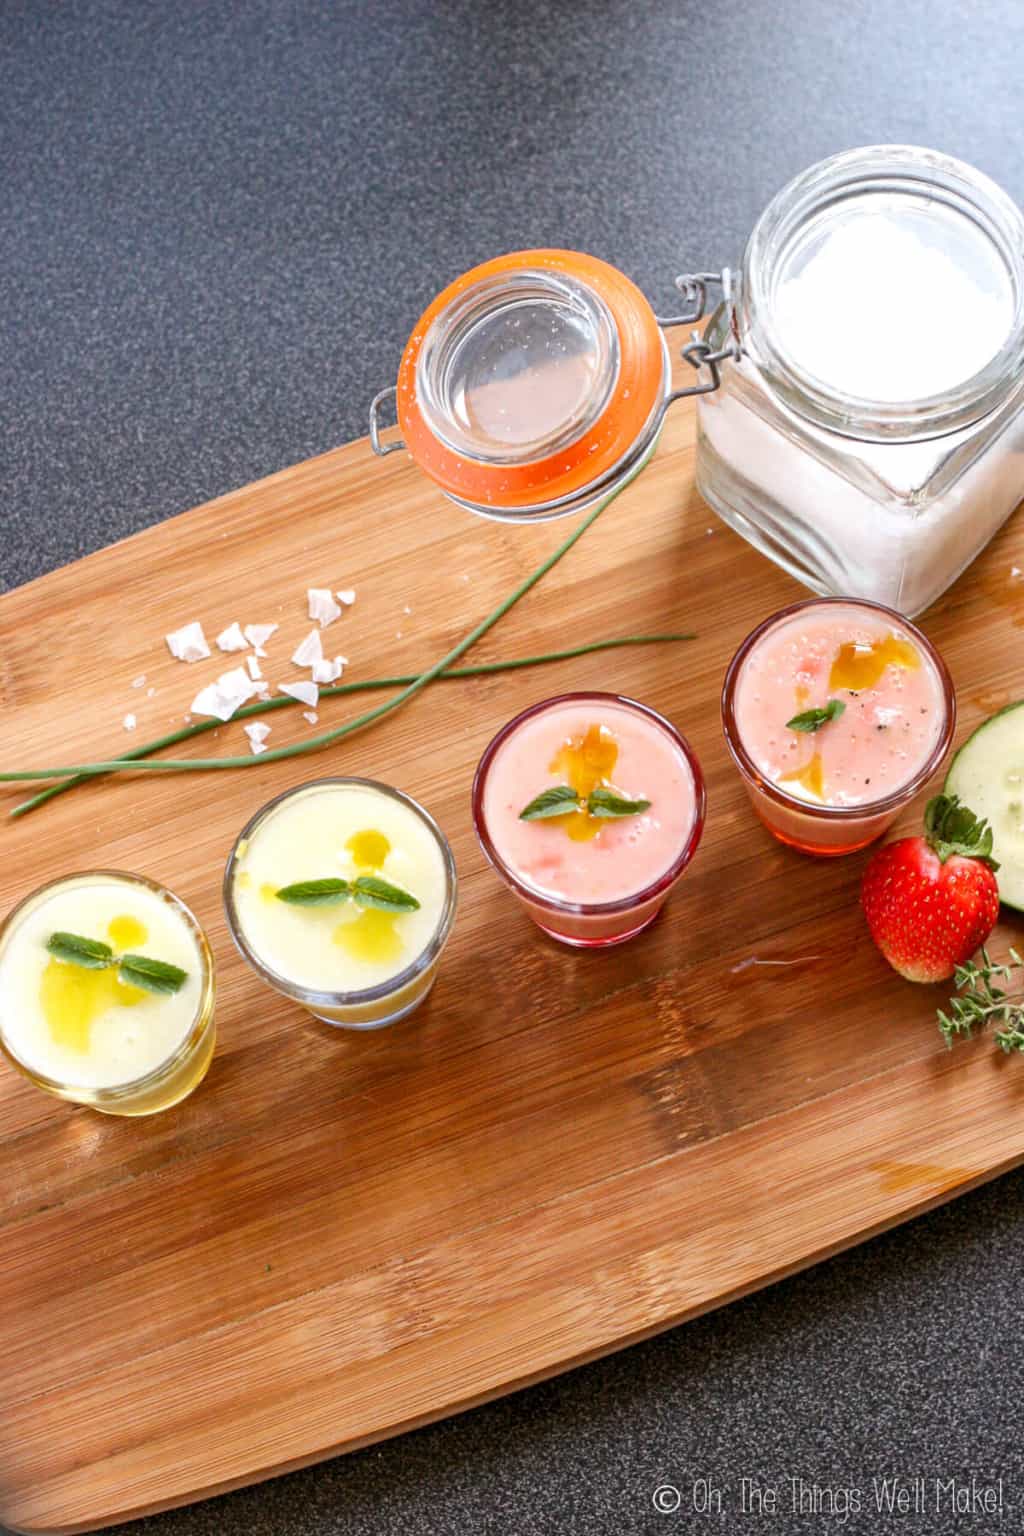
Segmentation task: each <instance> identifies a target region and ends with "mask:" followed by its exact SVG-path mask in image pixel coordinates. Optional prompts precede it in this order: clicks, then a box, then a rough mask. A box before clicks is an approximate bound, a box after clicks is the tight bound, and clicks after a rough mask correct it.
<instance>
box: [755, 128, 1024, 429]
mask: <svg viewBox="0 0 1024 1536" xmlns="http://www.w3.org/2000/svg"><path fill="white" fill-rule="evenodd" d="M872 186H877V187H883V186H884V187H886V188H889V189H893V188H896V189H899V190H903V191H905V192H906V193H908V194H912V193H914V192H917V193H918V194H919V195H921V196H922V197H925V196H926V197H928V198H929V200H931V201H934V200H936V199H939V200H940V201H942V202H943V203H945V204H946V205H947V206H948V207H950V208H952V209H954V210H955V211H956V212H958V213H960V214H961V216H962V217H965V218H968V219H970V220H971V222H972V223H974V224H975V226H976V227H977V228H978V229H979V230H981V231H982V232H983V233H984V234H985V235H987V237H988V239H989V241H990V242H991V244H992V245H993V246H994V247H995V248H996V249H997V251H998V253H999V255H1000V257H1001V258H1002V261H1003V262H1004V264H1005V267H1006V270H1007V276H1008V279H1009V281H1010V283H1011V285H1012V288H1013V290H1014V310H1013V318H1012V320H1011V322H1010V325H1009V328H1008V330H1007V333H1006V336H1005V338H1004V340H1003V342H1002V344H1001V346H1000V347H999V348H998V350H997V351H996V352H994V353H993V355H992V356H991V357H990V358H989V360H988V361H987V362H986V363H985V364H984V365H983V366H982V367H981V368H980V369H978V370H977V372H975V373H973V374H971V375H970V376H969V377H968V378H966V379H962V380H961V381H960V382H959V383H958V384H956V385H953V386H952V387H950V388H949V389H947V390H944V391H942V392H940V393H938V394H934V395H925V396H921V397H920V398H919V399H917V400H905V401H892V400H888V401H886V400H872V399H869V398H867V397H865V396H859V395H852V394H845V393H843V392H842V391H841V390H839V389H837V388H835V387H834V386H831V385H829V384H826V383H825V382H824V381H823V380H821V379H819V378H818V377H817V376H816V375H814V374H812V373H809V372H808V371H807V370H806V369H804V368H802V367H801V366H800V364H799V363H798V362H797V361H796V360H795V358H793V356H792V355H791V354H790V353H789V352H788V350H787V349H786V347H785V346H784V345H783V343H782V341H781V338H780V337H779V335H778V332H777V330H776V327H775V324H774V317H773V305H772V292H773V287H772V283H773V273H774V270H775V266H776V264H777V263H778V261H779V260H780V258H781V257H782V256H783V255H784V254H785V252H786V250H787V249H788V248H789V244H790V241H791V239H792V238H793V236H794V235H795V233H796V231H797V230H798V229H799V228H800V227H801V225H802V223H803V222H804V221H805V220H806V219H807V218H808V217H810V216H812V215H813V214H814V213H816V212H818V211H819V210H820V209H822V208H825V207H827V206H828V205H829V203H830V202H835V201H839V200H841V199H843V198H847V197H856V196H857V195H858V193H860V194H861V195H862V194H864V193H866V192H869V191H870V190H871V188H872ZM1022 252H1024V213H1022V212H1021V209H1020V208H1019V207H1018V206H1017V204H1016V203H1015V202H1014V201H1013V199H1012V198H1011V197H1010V196H1009V195H1008V194H1007V193H1006V192H1004V191H1003V189H1002V187H1000V186H999V185H998V183H997V182H995V181H993V180H992V179H991V177H989V176H986V175H985V174H984V172H982V171H979V170H976V169H975V168H974V167H973V166H972V165H969V164H968V163H967V162H966V161H963V160H958V159H955V158H954V157H953V156H951V155H944V154H941V153H939V152H938V151H937V150H929V149H923V148H920V147H919V146H917V145H913V144H872V145H865V146H863V147H861V148H858V149H851V150H845V151H843V152H842V153H841V154H838V155H832V156H830V157H829V158H828V159H826V160H821V161H819V162H818V163H817V164H815V165H812V166H810V167H808V169H807V170H805V171H802V172H801V173H800V174H799V175H798V176H795V177H794V178H793V179H792V180H791V181H789V182H787V184H786V185H785V186H784V187H782V188H781V189H780V190H779V191H778V192H777V193H776V194H775V196H774V197H773V198H772V200H771V202H770V203H769V204H768V206H767V207H766V208H765V209H764V211H763V212H762V214H761V215H760V217H759V219H758V220H757V223H756V224H755V226H754V229H753V231H752V233H751V235H750V238H749V240H748V242H747V248H746V251H745V253H744V257H743V279H742V284H741V305H742V309H743V317H744V329H745V330H747V331H748V332H749V334H750V335H751V337H752V339H753V341H754V351H755V358H756V360H757V361H758V362H759V364H760V365H761V366H763V369H764V372H765V373H766V375H767V376H768V377H769V378H770V380H771V382H772V384H773V386H774V387H775V388H776V389H777V390H778V392H779V394H780V395H781V396H782V398H783V399H784V400H785V402H786V404H787V405H789V406H790V408H791V409H792V410H794V411H795V412H796V413H797V414H798V415H799V416H801V417H803V418H804V419H805V420H809V421H811V422H814V423H816V424H817V425H818V426H821V427H825V428H826V429H827V430H830V431H833V432H838V433H839V434H840V435H843V436H846V437H852V438H855V439H858V440H860V441H864V442H891V441H902V442H912V441H918V440H923V439H927V438H930V437H938V436H943V435H945V434H947V433H951V432H955V431H957V430H959V429H960V428H962V427H967V426H971V425H973V424H974V423H975V422H977V421H979V420H981V419H982V418H983V417H985V416H987V415H988V414H989V413H990V412H991V411H993V410H994V409H995V408H996V407H997V406H998V405H999V404H1000V403H1001V402H1002V401H1003V400H1005V399H1006V398H1007V396H1008V395H1009V394H1010V393H1011V392H1012V390H1013V388H1014V387H1015V385H1016V384H1017V382H1018V381H1019V379H1020V377H1021V374H1022V372H1024V255H1022ZM950 323H951V324H956V317H955V316H953V317H951V322H950Z"/></svg>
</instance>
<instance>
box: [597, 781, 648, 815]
mask: <svg viewBox="0 0 1024 1536" xmlns="http://www.w3.org/2000/svg"><path fill="white" fill-rule="evenodd" d="M650 808H651V802H650V801H649V800H627V799H626V797H625V795H617V794H616V793H615V791H614V789H602V788H600V787H599V788H597V789H592V790H591V791H590V794H589V795H588V796H587V810H588V811H589V812H590V814H591V816H600V817H610V816H639V814H640V812H641V811H649V810H650Z"/></svg>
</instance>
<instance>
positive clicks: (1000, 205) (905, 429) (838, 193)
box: [740, 145, 1024, 441]
mask: <svg viewBox="0 0 1024 1536" xmlns="http://www.w3.org/2000/svg"><path fill="white" fill-rule="evenodd" d="M740 329H741V332H742V340H743V345H744V349H745V350H747V351H749V352H750V354H751V355H752V357H753V359H754V360H755V362H756V363H757V364H758V366H759V367H760V368H761V369H762V371H763V372H764V373H765V375H766V376H767V377H768V379H769V380H770V382H771V383H772V385H773V386H774V388H775V389H776V391H777V392H778V393H779V394H780V395H781V396H782V398H783V399H784V400H785V402H786V404H788V405H789V406H790V407H791V408H792V409H793V410H795V411H796V412H797V413H798V414H799V415H801V416H803V417H805V418H806V419H809V420H811V421H814V422H816V423H817V424H818V425H820V426H824V427H826V428H828V429H830V430H832V431H838V432H840V433H843V434H845V435H847V436H851V437H856V438H860V439H863V440H866V441H891V440H894V439H895V440H903V441H907V440H912V439H917V438H926V437H935V436H939V435H941V434H944V433H947V432H951V431H955V430H956V429H958V428H960V427H964V426H968V425H969V424H970V423H972V422H974V421H977V420H979V419H980V418H981V417H982V416H984V415H986V414H987V413H988V412H989V411H991V410H992V409H994V408H995V406H997V405H998V404H999V403H1000V401H1001V400H1003V399H1004V398H1005V397H1006V395H1007V394H1008V393H1009V392H1010V390H1011V389H1012V388H1013V387H1014V385H1015V384H1016V383H1017V381H1018V380H1019V379H1020V377H1021V375H1022V373H1024V216H1022V214H1021V211H1020V209H1019V208H1018V207H1017V205H1016V204H1015V203H1014V202H1013V201H1012V200H1011V199H1010V198H1009V197H1008V196H1007V195H1006V194H1005V193H1004V192H1003V191H1002V190H1001V189H1000V188H999V187H997V186H996V185H995V183H994V182H992V181H990V180H989V179H988V177H987V176H983V175H982V174H981V173H980V172H979V171H976V170H974V169H973V168H972V167H971V166H968V165H965V164H963V163H962V162H961V161H959V160H953V159H951V158H950V157H948V156H945V155H940V154H936V153H935V152H933V151H931V150H924V149H916V148H913V147H911V146H909V145H876V146H872V147H869V148H866V149H858V150H851V151H849V152H848V153H846V154H842V155H835V156H833V158H832V159H830V160H825V161H822V162H821V164H819V165H816V166H812V167H811V169H810V170H808V171H805V172H804V173H803V174H802V175H800V176H798V177H797V178H796V179H795V180H794V181H792V182H790V183H789V185H788V186H786V187H784V188H783V189H782V191H781V192H779V193H778V194H777V195H776V196H775V198H774V199H773V200H772V202H771V203H770V204H769V205H768V207H767V208H766V209H765V211H764V213H763V214H762V215H761V217H760V219H759V220H758V223H757V225H756V226H755V229H754V231H753V234H752V235H751V237H750V241H749V243H748V246H747V251H746V255H745V257H744V267H743V281H742V296H741V318H740Z"/></svg>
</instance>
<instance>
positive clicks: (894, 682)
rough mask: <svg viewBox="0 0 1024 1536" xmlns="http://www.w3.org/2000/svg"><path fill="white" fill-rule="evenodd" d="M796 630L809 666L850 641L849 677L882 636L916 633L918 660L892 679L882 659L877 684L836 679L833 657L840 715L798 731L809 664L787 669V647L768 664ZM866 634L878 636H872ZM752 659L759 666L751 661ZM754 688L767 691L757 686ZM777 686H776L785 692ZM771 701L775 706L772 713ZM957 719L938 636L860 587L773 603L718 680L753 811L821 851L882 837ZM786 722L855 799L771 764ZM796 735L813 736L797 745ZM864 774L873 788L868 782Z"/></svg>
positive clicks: (885, 640)
mask: <svg viewBox="0 0 1024 1536" xmlns="http://www.w3.org/2000/svg"><path fill="white" fill-rule="evenodd" d="M790 630H791V631H792V635H793V636H794V637H799V638H798V639H797V640H796V641H795V642H794V643H796V644H798V645H802V646H803V647H804V648H805V650H806V653H807V655H808V656H809V657H810V658H811V660H810V662H809V665H810V666H812V667H813V666H814V665H820V667H821V668H823V667H824V661H825V659H826V655H827V654H829V655H833V656H835V657H839V656H840V651H839V649H838V648H839V647H843V648H844V654H846V653H849V656H850V663H849V664H847V665H846V667H845V675H846V681H847V682H861V681H862V679H863V678H864V677H865V676H866V675H867V674H868V673H869V672H870V667H866V666H865V664H864V663H865V660H866V658H868V656H869V653H871V651H872V647H874V646H879V647H881V646H884V645H886V644H891V645H892V646H893V647H894V648H895V649H896V650H897V651H898V648H899V647H901V646H902V645H904V643H908V644H909V646H910V647H911V648H912V649H913V652H914V653H916V655H917V657H918V658H919V660H918V663H917V665H916V666H915V668H914V673H913V675H911V673H910V672H907V673H906V676H905V677H903V678H902V679H901V678H900V677H899V676H898V675H897V674H898V673H899V672H900V670H901V669H900V668H899V667H897V668H894V669H892V671H893V673H894V676H893V677H889V678H888V680H887V672H886V670H883V671H882V672H881V674H880V675H879V678H878V679H877V681H876V682H875V683H874V684H871V685H867V684H865V685H863V686H859V687H847V686H842V685H841V684H840V685H836V684H835V682H834V681H833V679H834V677H835V675H836V673H835V667H836V665H838V662H834V663H833V664H832V665H831V669H830V679H829V687H828V693H829V695H830V699H831V700H833V701H836V702H838V703H839V704H841V705H842V711H841V713H840V716H839V717H838V718H835V719H833V720H832V721H830V722H829V723H827V724H825V725H824V726H823V727H821V728H820V735H819V733H818V732H815V733H813V735H800V736H799V738H798V737H797V736H796V735H794V734H793V732H792V730H791V728H790V726H789V724H788V718H787V717H789V716H792V717H794V718H795V717H796V716H797V714H798V713H799V710H800V708H801V707H802V704H803V703H805V702H806V700H803V699H801V696H800V694H799V693H797V694H796V695H795V700H796V701H795V702H794V692H793V690H792V689H791V687H790V685H791V683H792V682H793V681H794V680H795V679H799V678H801V677H804V678H808V677H809V675H810V674H809V673H805V672H802V671H801V670H800V664H799V663H795V664H794V665H793V668H792V670H789V669H790V661H788V660H786V659H785V658H782V659H781V660H780V662H779V665H778V667H777V668H775V669H774V671H772V670H769V663H770V659H771V658H772V657H773V655H774V654H776V653H777V647H778V646H779V645H780V644H781V645H782V646H784V645H785V643H786V638H787V634H788V633H789V631H790ZM857 636H860V640H858V639H857V638H856V637H857ZM865 636H874V637H875V639H873V640H871V641H870V642H869V641H868V640H866V639H865ZM851 637H852V638H851ZM829 647H831V650H829ZM884 654H885V652H884V651H882V650H879V651H878V652H877V655H878V656H884ZM759 657H760V658H761V661H759V660H758V658H759ZM752 663H753V666H754V668H755V670H754V671H750V670H749V669H750V668H751V665H752ZM762 663H764V665H762ZM842 670H843V669H841V674H842ZM755 676H756V677H757V679H758V680H757V682H756V683H755V682H754V678H755ZM907 678H910V679H911V684H910V687H909V688H908V686H907ZM797 686H798V687H799V686H805V685H801V684H799V683H798V684H797ZM755 688H759V689H761V690H762V691H761V692H760V693H757V692H755ZM773 689H778V696H777V699H776V695H775V693H773V692H772V690H773ZM783 690H788V691H783ZM819 691H820V690H819ZM769 698H770V699H771V701H772V702H771V703H770V705H769V704H767V700H768V699H769ZM787 700H788V702H787ZM766 707H767V708H770V709H771V711H772V714H771V722H770V724H767V725H766V721H765V714H764V709H765V708H766ZM955 726H956V695H955V692H954V689H953V682H952V678H951V677H950V675H949V669H948V668H947V666H946V663H945V662H944V661H943V659H942V657H941V656H940V654H939V652H938V651H937V650H936V648H935V646H934V645H932V643H931V641H930V640H929V639H928V638H927V637H926V636H925V635H923V634H922V633H921V631H920V630H919V629H918V628H917V627H916V625H914V624H911V623H910V621H909V620H908V619H905V618H904V617H903V615H902V614H900V613H897V612H896V611H895V610H894V609H891V608H886V607H884V606H883V605H882V604H880V603H872V602H867V601H862V600H861V599H854V598H842V597H825V598H810V599H807V600H805V601H803V602H799V603H794V604H792V606H790V607H788V608H784V609H782V610H781V611H780V612H778V613H774V614H772V615H771V616H770V617H769V618H767V619H765V620H764V622H763V623H761V624H759V625H758V626H757V628H756V629H754V630H752V631H751V633H750V634H749V635H748V636H747V638H746V639H745V640H744V641H743V644H742V645H741V646H740V647H739V649H738V650H737V652H736V654H735V655H734V656H733V658H732V661H731V662H730V663H729V668H728V670H727V672H726V675H725V684H724V687H723V689H722V728H723V731H724V733H725V740H726V745H727V746H728V748H729V751H730V753H731V754H732V758H733V761H734V762H735V764H736V766H737V768H738V769H739V772H740V777H741V778H742V780H743V784H744V787H745V788H746V790H747V793H748V795H749V796H750V801H751V804H752V805H753V808H754V810H755V812H756V813H757V815H758V817H759V818H760V819H761V821H762V822H763V823H764V825H765V826H766V827H767V828H768V831H769V832H770V833H771V834H772V836H773V837H775V838H777V839H778V840H779V842H781V843H785V844H786V845H787V846H788V847H791V848H795V849H797V850H798V851H799V852H801V853H807V854H812V855H816V856H819V857H822V858H835V857H838V856H841V855H843V854H848V853H856V852H857V851H858V850H859V849H862V848H865V847H867V845H868V844H869V843H872V842H874V841H875V839H876V838H878V837H881V835H882V834H883V832H885V831H886V829H887V828H888V827H889V826H890V825H891V824H892V822H893V821H894V820H895V818H896V817H897V816H898V815H899V813H900V811H901V810H902V809H903V807H904V806H905V805H907V804H908V802H909V801H910V800H912V799H913V798H914V796H915V795H916V794H917V793H918V791H919V790H920V789H921V788H922V786H923V785H924V784H926V783H927V781H928V779H929V778H930V777H931V775H932V774H933V773H934V772H935V770H936V769H937V768H938V767H939V766H940V764H941V763H942V761H943V759H944V758H945V756H946V754H947V752H948V751H949V747H950V744H951V742H952V740H953V732H954V729H955ZM787 730H789V731H790V736H789V738H787V744H788V748H789V750H790V751H791V752H795V751H801V750H802V752H803V755H804V756H805V757H807V754H808V753H809V752H810V753H812V757H810V758H808V760H807V764H806V766H808V767H809V766H811V764H812V762H813V753H818V754H820V755H819V766H820V767H821V780H822V783H823V784H825V785H826V786H827V783H828V780H829V778H830V776H831V774H830V767H829V765H830V764H831V765H833V766H834V771H835V776H836V782H837V783H838V784H839V785H840V793H841V794H842V796H843V797H844V798H845V799H846V800H847V801H848V802H852V803H840V802H839V801H838V800H837V802H835V803H830V802H829V801H828V800H827V799H825V800H819V799H805V798H803V797H802V796H801V795H799V794H796V793H791V792H790V791H789V790H787V789H786V788H785V787H784V784H783V783H780V782H779V779H780V778H785V779H786V780H787V781H788V782H795V775H794V774H786V775H782V774H781V773H778V774H773V773H772V772H770V771H769V769H768V767H767V766H766V765H767V762H768V759H769V757H771V756H772V754H773V753H774V754H776V756H777V754H778V742H779V740H780V738H781V737H783V736H784V735H785V732H786V731H787ZM773 731H774V737H773V736H772V734H771V733H772V732H773ZM819 742H820V746H819ZM798 743H804V744H805V745H804V746H803V748H802V749H801V748H800V746H799V744H798ZM826 759H828V761H826ZM868 786H874V788H873V790H872V792H871V793H869V794H865V793H864V790H865V789H866V788H868ZM828 792H829V791H828V790H827V787H826V793H828Z"/></svg>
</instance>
